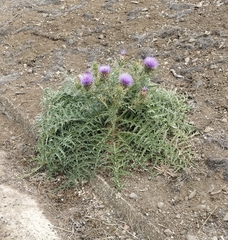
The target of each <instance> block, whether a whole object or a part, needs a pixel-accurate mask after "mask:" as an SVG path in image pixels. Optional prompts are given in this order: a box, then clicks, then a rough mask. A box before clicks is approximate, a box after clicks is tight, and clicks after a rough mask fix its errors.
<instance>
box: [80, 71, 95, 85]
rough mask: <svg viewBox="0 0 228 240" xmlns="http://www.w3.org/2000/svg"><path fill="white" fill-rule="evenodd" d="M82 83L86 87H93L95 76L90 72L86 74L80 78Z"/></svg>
mask: <svg viewBox="0 0 228 240" xmlns="http://www.w3.org/2000/svg"><path fill="white" fill-rule="evenodd" d="M80 81H81V84H82V85H84V86H88V85H91V84H92V82H93V75H92V74H91V73H90V72H85V73H83V74H82V75H81V76H80Z"/></svg>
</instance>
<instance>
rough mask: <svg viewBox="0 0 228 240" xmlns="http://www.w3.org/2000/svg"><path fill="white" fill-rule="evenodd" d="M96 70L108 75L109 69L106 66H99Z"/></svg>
mask: <svg viewBox="0 0 228 240" xmlns="http://www.w3.org/2000/svg"><path fill="white" fill-rule="evenodd" d="M98 70H99V72H100V73H101V74H104V75H106V74H109V73H110V71H111V68H110V66H108V65H101V66H99V68H98Z"/></svg>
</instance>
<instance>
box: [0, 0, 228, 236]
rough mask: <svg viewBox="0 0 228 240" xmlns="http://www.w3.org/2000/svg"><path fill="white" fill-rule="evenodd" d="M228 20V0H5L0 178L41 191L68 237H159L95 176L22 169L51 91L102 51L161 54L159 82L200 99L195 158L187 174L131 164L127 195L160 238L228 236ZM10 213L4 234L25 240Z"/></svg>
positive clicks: (55, 224)
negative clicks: (125, 215) (104, 192)
mask: <svg viewBox="0 0 228 240" xmlns="http://www.w3.org/2000/svg"><path fill="white" fill-rule="evenodd" d="M227 23H228V1H227V0H218V1H216V0H210V1H209V0H205V1H197V0H188V1H187V0H186V1H184V0H182V1H181V0H173V1H167V0H161V1H159V0H154V1H149V0H141V1H140V0H138V1H124V0H105V1H104V0H102V1H101V0H91V1H86V0H85V1H77V0H32V1H31V0H1V7H0V69H1V71H0V94H1V95H0V108H1V110H2V112H3V113H6V114H3V113H2V114H1V117H0V123H1V124H0V126H1V133H0V150H1V151H2V152H4V153H7V162H4V164H3V165H6V167H4V172H6V173H7V174H3V175H2V176H1V185H0V186H1V188H2V186H3V184H6V185H7V186H11V187H14V188H16V189H18V190H20V191H21V192H22V193H25V194H28V195H31V197H33V198H34V199H36V201H37V203H39V206H40V208H41V209H43V212H44V215H45V216H46V217H47V219H48V220H49V221H50V222H51V223H52V228H53V229H54V230H53V231H54V233H55V234H57V235H58V237H59V238H60V239H129V240H130V239H140V240H142V239H155V238H153V237H151V236H149V234H148V233H145V234H144V236H143V234H142V233H139V232H134V226H130V225H129V223H128V222H126V221H125V220H124V219H122V217H121V216H119V215H118V214H116V213H115V209H113V208H112V206H111V205H104V203H103V201H102V199H100V198H99V197H98V196H97V194H96V193H95V192H96V191H95V189H94V188H93V187H91V186H90V185H89V184H86V185H84V186H82V187H81V188H77V189H71V190H66V191H60V192H54V189H55V188H56V187H57V186H58V185H59V182H60V181H61V177H59V178H58V179H55V180H53V181H51V182H47V181H45V173H42V172H39V173H38V174H35V175H32V176H31V177H27V178H23V179H19V178H18V176H21V175H24V174H26V173H28V172H29V171H31V168H32V167H33V165H32V163H30V161H29V160H30V159H31V156H32V155H33V150H32V149H33V148H32V147H33V145H34V140H32V138H31V132H27V133H28V134H30V137H29V136H28V135H26V134H25V132H24V131H23V130H26V129H27V127H26V126H27V125H28V121H30V122H31V123H32V122H33V120H34V118H35V116H36V115H37V114H39V112H40V101H41V98H42V93H43V89H45V88H46V87H53V88H58V87H60V86H61V85H62V83H63V81H64V80H65V78H66V76H72V77H77V75H78V74H80V73H82V72H84V71H85V70H86V69H87V68H89V67H90V66H91V63H92V62H93V61H98V62H100V63H102V64H105V63H109V62H110V60H111V59H112V58H113V57H117V56H118V55H119V53H120V52H121V50H123V49H125V50H126V52H127V56H126V57H127V58H132V57H133V58H136V59H138V58H143V57H145V56H147V55H153V56H155V57H156V58H157V59H158V61H159V69H158V75H157V77H156V78H155V79H154V81H156V82H157V83H159V84H161V85H162V86H164V87H165V88H167V89H171V88H172V89H173V88H175V89H176V90H177V92H178V93H179V94H187V95H188V99H189V104H191V106H192V107H193V109H192V112H191V114H189V116H188V118H189V119H188V120H189V122H190V123H191V124H193V125H194V126H195V127H196V129H197V131H198V133H199V134H198V135H197V136H195V137H194V138H193V139H192V147H193V150H194V151H195V152H196V155H195V157H194V162H195V166H193V167H191V168H190V169H187V170H186V171H185V172H181V173H174V172H173V171H172V169H169V168H168V167H167V166H161V167H159V168H158V169H157V172H158V175H157V176H156V177H154V178H151V176H148V175H147V174H146V173H134V174H133V175H132V176H129V177H126V179H125V187H124V189H123V191H122V192H121V195H122V196H123V197H124V198H125V199H126V200H127V201H129V203H130V204H131V205H132V206H133V207H134V208H135V209H136V210H137V211H138V212H140V213H142V214H143V215H144V216H145V218H146V219H147V220H148V222H151V223H153V225H154V226H156V228H157V229H158V231H159V234H160V236H161V239H166V240H169V239H178V240H179V239H180V240H182V239H187V240H197V239H198V240H216V239H217V240H228V186H227V180H228V125H227V121H228V112H227V103H228V94H227V92H228V24H227ZM9 117H10V118H12V119H13V120H14V122H12V121H11V120H9V119H8V118H9ZM16 122H17V123H16ZM17 124H18V125H17ZM1 166H2V163H1ZM11 173H12V174H11ZM6 176H7V177H6ZM107 181H108V179H107ZM3 207H6V205H4V206H3V205H0V213H1V212H3V209H2V208H3ZM8 207H9V208H10V204H9V206H8ZM2 219H3V220H4V217H2V215H1V219H0V221H1V226H0V230H1V231H0V239H25V238H20V237H19V236H18V235H17V237H15V235H11V237H10V235H9V234H10V233H11V231H10V230H9V229H8V230H7V228H6V226H8V225H7V224H6V223H5V222H4V221H3V220H2ZM4 229H5V230H4ZM19 229H20V227H18V230H19ZM51 231H52V230H51ZM28 239H29V238H28ZM30 239H35V238H30ZM37 239H42V238H39V237H37ZM44 239H48V238H44Z"/></svg>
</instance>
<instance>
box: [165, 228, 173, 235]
mask: <svg viewBox="0 0 228 240" xmlns="http://www.w3.org/2000/svg"><path fill="white" fill-rule="evenodd" d="M164 233H165V235H166V236H172V235H173V232H172V231H171V230H170V229H168V228H167V229H165V230H164Z"/></svg>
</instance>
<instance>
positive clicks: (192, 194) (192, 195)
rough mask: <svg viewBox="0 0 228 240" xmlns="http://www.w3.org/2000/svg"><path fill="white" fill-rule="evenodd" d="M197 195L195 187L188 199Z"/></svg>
mask: <svg viewBox="0 0 228 240" xmlns="http://www.w3.org/2000/svg"><path fill="white" fill-rule="evenodd" d="M195 196H196V189H194V190H193V191H192V192H191V193H190V194H189V196H188V200H190V199H192V198H194V197H195Z"/></svg>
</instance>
